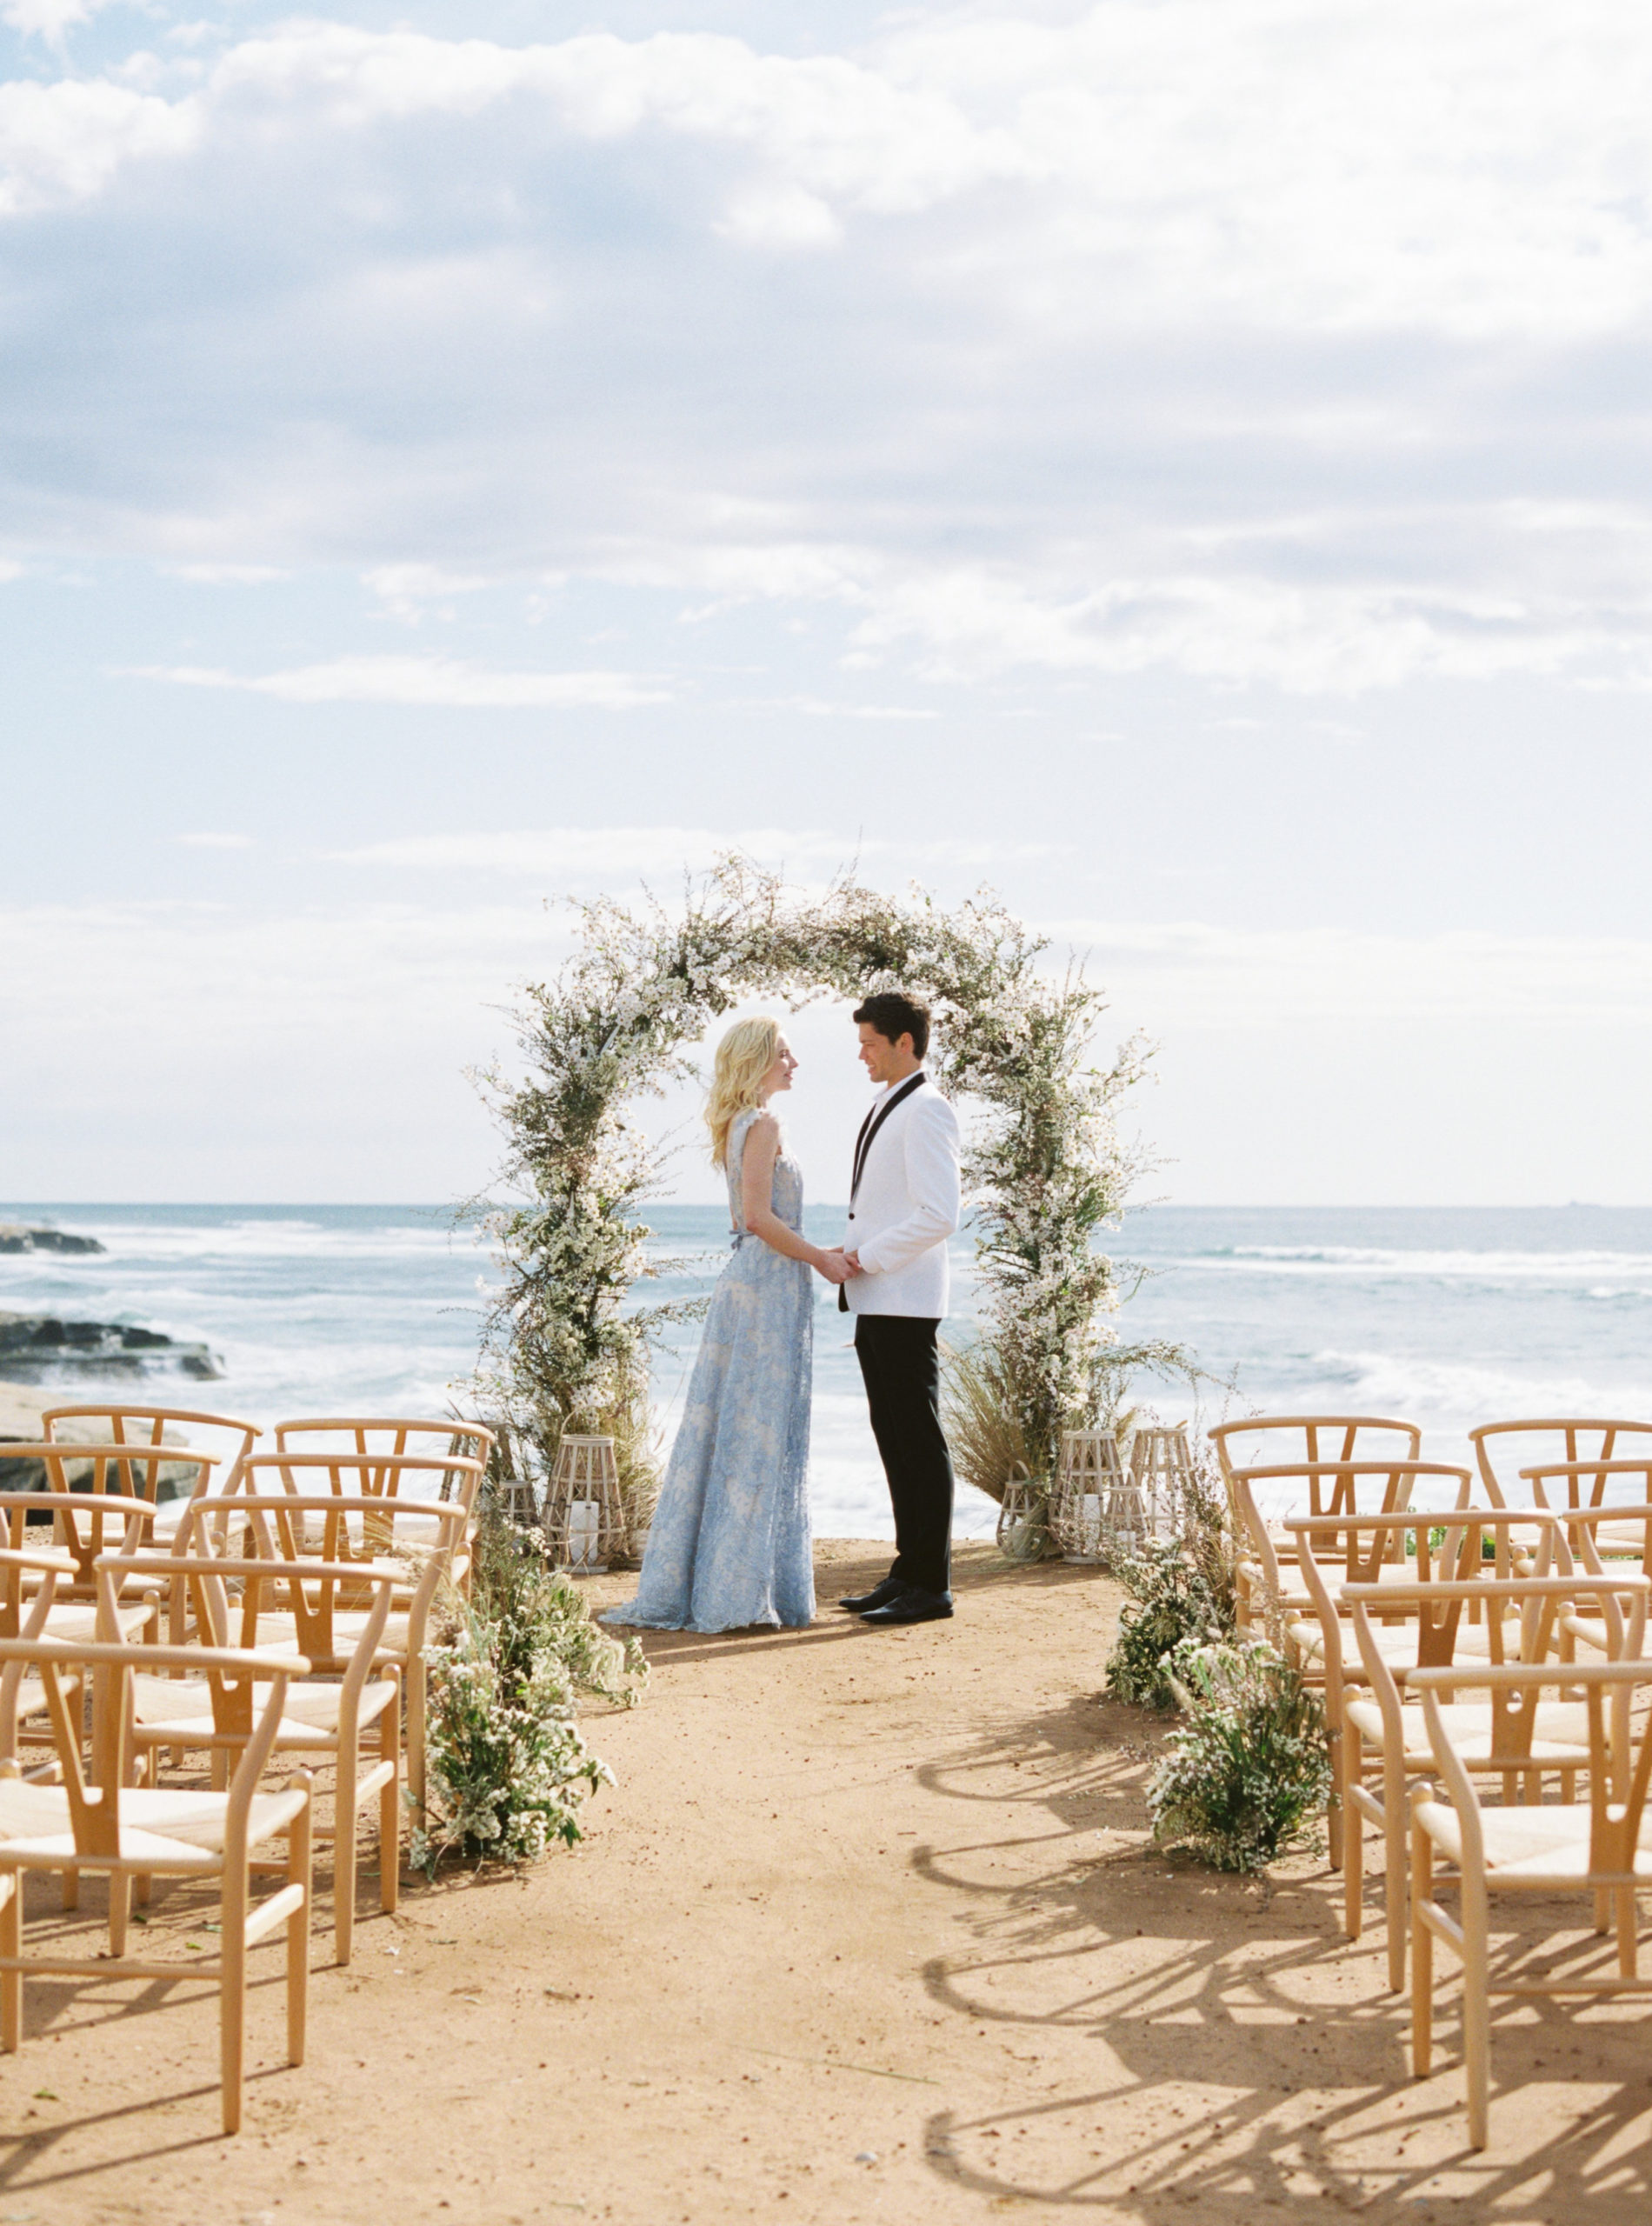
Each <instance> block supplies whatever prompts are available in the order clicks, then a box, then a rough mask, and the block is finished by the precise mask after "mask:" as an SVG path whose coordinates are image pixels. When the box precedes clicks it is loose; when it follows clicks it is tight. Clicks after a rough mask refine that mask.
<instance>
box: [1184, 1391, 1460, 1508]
mask: <svg viewBox="0 0 1652 2226" xmlns="http://www.w3.org/2000/svg"><path fill="white" fill-rule="evenodd" d="M1206 1435H1207V1436H1209V1440H1210V1443H1211V1444H1212V1445H1214V1446H1215V1447H1216V1460H1217V1463H1218V1464H1219V1465H1220V1467H1221V1470H1222V1482H1223V1483H1224V1484H1226V1485H1227V1486H1228V1491H1229V1512H1230V1514H1231V1515H1232V1516H1233V1518H1234V1521H1235V1522H1236V1523H1237V1521H1238V1519H1239V1515H1238V1510H1237V1509H1236V1507H1234V1505H1233V1491H1232V1479H1233V1473H1234V1471H1235V1470H1236V1469H1255V1468H1262V1467H1265V1466H1269V1465H1271V1464H1273V1463H1276V1462H1281V1461H1294V1460H1302V1461H1307V1462H1312V1463H1321V1462H1329V1461H1337V1460H1340V1461H1356V1460H1366V1461H1369V1460H1373V1459H1379V1458H1381V1456H1382V1455H1384V1454H1387V1453H1392V1454H1394V1455H1396V1456H1398V1457H1400V1458H1402V1459H1404V1460H1408V1461H1415V1460H1416V1458H1417V1457H1418V1456H1419V1455H1420V1454H1421V1452H1422V1430H1420V1429H1419V1428H1418V1427H1417V1425H1416V1423H1404V1422H1396V1421H1395V1420H1394V1419H1393V1417H1392V1416H1387V1415H1252V1416H1249V1417H1248V1418H1247V1419H1246V1420H1245V1421H1243V1422H1234V1423H1216V1427H1215V1428H1214V1429H1213V1430H1209V1431H1208V1432H1207V1433H1206Z"/></svg>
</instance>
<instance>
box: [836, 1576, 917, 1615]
mask: <svg viewBox="0 0 1652 2226" xmlns="http://www.w3.org/2000/svg"><path fill="white" fill-rule="evenodd" d="M910 1590H912V1588H911V1586H910V1585H909V1584H908V1583H907V1582H906V1581H905V1579H904V1578H903V1577H899V1576H886V1577H885V1578H884V1580H883V1583H882V1584H875V1585H874V1586H873V1587H872V1590H870V1591H869V1592H856V1593H853V1594H851V1595H850V1596H849V1598H848V1599H847V1600H840V1601H839V1602H838V1603H837V1604H838V1606H839V1607H840V1608H847V1609H848V1610H849V1614H850V1615H851V1616H863V1615H864V1614H865V1613H866V1611H867V1610H868V1609H869V1608H887V1607H888V1606H889V1602H890V1601H891V1600H903V1599H904V1598H905V1597H906V1596H907V1594H908V1593H909V1591H910Z"/></svg>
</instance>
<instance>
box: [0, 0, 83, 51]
mask: <svg viewBox="0 0 1652 2226" xmlns="http://www.w3.org/2000/svg"><path fill="white" fill-rule="evenodd" d="M108 6H110V0H0V23H6V24H8V25H10V28H11V30H14V31H17V32H19V33H20V34H21V35H22V37H24V38H43V39H45V40H47V41H48V42H49V43H50V44H52V45H54V46H60V45H61V44H62V43H63V33H64V32H65V31H67V30H71V29H72V28H73V27H74V25H76V24H77V23H90V20H91V18H92V17H93V16H95V15H96V14H97V12H98V11H99V10H101V9H103V8H107V7H108Z"/></svg>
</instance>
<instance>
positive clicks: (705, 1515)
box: [603, 1020, 847, 1631]
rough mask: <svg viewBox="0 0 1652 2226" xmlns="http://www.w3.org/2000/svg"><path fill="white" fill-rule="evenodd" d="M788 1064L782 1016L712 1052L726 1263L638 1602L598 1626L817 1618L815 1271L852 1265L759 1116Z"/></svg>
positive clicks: (692, 1627) (711, 1106) (779, 1140)
mask: <svg viewBox="0 0 1652 2226" xmlns="http://www.w3.org/2000/svg"><path fill="white" fill-rule="evenodd" d="M796 1070H797V1062H796V1059H795V1058H794V1057H793V1056H792V1053H791V1047H790V1045H789V1043H787V1041H786V1039H785V1037H784V1036H783V1035H782V1034H781V1032H780V1027H779V1023H777V1022H776V1021H772V1020H742V1021H737V1022H736V1023H735V1025H734V1026H733V1027H732V1028H731V1029H730V1030H729V1032H728V1034H727V1035H726V1036H724V1037H723V1041H722V1042H721V1043H719V1044H718V1046H717V1056H716V1069H715V1070H714V1073H713V1076H712V1082H711V1095H710V1096H709V1099H708V1101H707V1103H706V1109H705V1122H706V1126H707V1128H708V1129H709V1130H710V1131H711V1160H712V1164H713V1165H714V1166H716V1167H720V1168H722V1169H723V1172H724V1174H725V1175H726V1176H727V1177H728V1183H729V1217H730V1219H731V1220H732V1222H733V1223H734V1257H733V1258H732V1259H731V1260H730V1261H729V1264H728V1266H727V1267H726V1268H725V1269H724V1270H723V1273H722V1275H721V1276H719V1277H718V1278H717V1287H716V1290H715V1291H714V1292H713V1293H712V1297H711V1305H710V1310H709V1312H708V1314H707V1316H706V1322H705V1335H704V1336H703V1339H702V1341H701V1345H700V1351H699V1355H698V1357H697V1358H696V1361H695V1363H694V1374H693V1376H691V1377H690V1379H689V1392H688V1400H687V1403H686V1405H685V1407H684V1409H683V1423H682V1427H681V1428H680V1429H679V1430H678V1431H677V1435H676V1443H675V1444H674V1445H673V1447H672V1448H671V1458H670V1462H669V1464H668V1466H667V1469H666V1472H665V1482H664V1484H663V1486H662V1488H661V1491H660V1503H659V1506H658V1508H657V1509H656V1510H655V1516H654V1523H653V1527H652V1528H651V1530H649V1541H648V1549H647V1551H646V1552H645V1553H644V1555H643V1575H642V1578H641V1581H640V1583H639V1584H638V1588H637V1594H636V1599H635V1600H633V1601H631V1602H630V1603H629V1605H628V1606H626V1607H623V1608H613V1609H610V1610H609V1612H608V1614H607V1615H606V1616H603V1622H604V1623H625V1624H632V1623H634V1624H641V1625H643V1626H645V1627H648V1628H649V1629H652V1630H689V1631H726V1630H739V1629H741V1628H743V1627H744V1626H746V1625H748V1624H752V1623H771V1624H774V1623H778V1624H788V1625H801V1624H804V1623H809V1621H810V1619H811V1618H812V1617H813V1615H814V1612H815V1573H814V1562H813V1555H812V1550H811V1543H810V1538H809V1500H808V1494H807V1490H806V1488H805V1474H806V1471H807V1469H808V1465H809V1390H810V1380H811V1376H812V1374H813V1367H814V1297H813V1284H812V1283H811V1281H810V1277H809V1270H810V1269H811V1268H812V1269H814V1270H817V1271H818V1272H819V1273H820V1274H821V1275H823V1276H825V1278H826V1280H827V1282H828V1283H843V1281H845V1279H846V1276H847V1269H846V1266H845V1263H844V1260H843V1254H842V1252H841V1251H831V1252H828V1251H823V1250H821V1248H820V1247H819V1246H818V1245H815V1244H810V1243H809V1242H808V1240H807V1239H806V1238H805V1237H804V1236H803V1234H802V1227H803V1173H802V1170H800V1169H799V1167H798V1165H797V1163H796V1161H795V1160H793V1159H789V1158H788V1157H787V1156H786V1153H785V1150H784V1139H783V1136H782V1135H781V1131H780V1123H779V1122H778V1121H777V1120H776V1117H775V1116H774V1115H773V1114H772V1113H771V1112H770V1111H769V1100H770V1098H772V1097H776V1096H778V1095H779V1094H780V1092H781V1091H782V1090H789V1089H790V1088H791V1078H792V1076H793V1075H794V1074H795V1073H796Z"/></svg>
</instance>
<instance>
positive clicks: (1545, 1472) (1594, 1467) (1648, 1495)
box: [1520, 1450, 1652, 1512]
mask: <svg viewBox="0 0 1652 2226" xmlns="http://www.w3.org/2000/svg"><path fill="white" fill-rule="evenodd" d="M1520 1476H1521V1481H1522V1483H1524V1484H1525V1485H1527V1487H1528V1488H1529V1490H1530V1492H1531V1496H1532V1503H1533V1505H1534V1506H1536V1507H1571V1508H1591V1509H1598V1508H1613V1507H1614V1506H1615V1505H1621V1506H1622V1507H1625V1508H1627V1509H1629V1510H1630V1511H1631V1512H1632V1511H1633V1510H1635V1508H1637V1507H1644V1506H1645V1505H1646V1503H1648V1501H1649V1500H1652V1450H1649V1452H1648V1454H1647V1457H1646V1458H1645V1459H1644V1460H1633V1459H1631V1460H1624V1461H1538V1462H1534V1463H1532V1465H1531V1466H1530V1467H1529V1468H1526V1469H1522V1470H1521V1472H1520Z"/></svg>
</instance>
